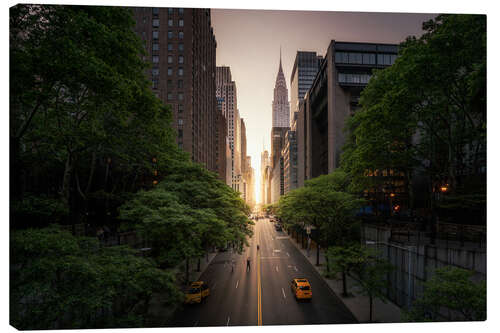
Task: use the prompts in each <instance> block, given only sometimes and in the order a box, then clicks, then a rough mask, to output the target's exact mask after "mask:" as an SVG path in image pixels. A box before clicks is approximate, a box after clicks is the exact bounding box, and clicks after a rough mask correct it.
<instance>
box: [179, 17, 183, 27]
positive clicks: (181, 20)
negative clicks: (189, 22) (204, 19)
mask: <svg viewBox="0 0 500 333" xmlns="http://www.w3.org/2000/svg"><path fill="white" fill-rule="evenodd" d="M183 26H184V20H183V19H180V20H179V27H183Z"/></svg>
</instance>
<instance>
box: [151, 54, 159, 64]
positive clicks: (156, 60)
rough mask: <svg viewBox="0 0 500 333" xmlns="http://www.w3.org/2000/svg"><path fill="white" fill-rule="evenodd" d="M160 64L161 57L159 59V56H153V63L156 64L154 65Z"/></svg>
mask: <svg viewBox="0 0 500 333" xmlns="http://www.w3.org/2000/svg"><path fill="white" fill-rule="evenodd" d="M159 62H160V57H159V56H157V55H154V56H153V63H154V64H157V63H159Z"/></svg>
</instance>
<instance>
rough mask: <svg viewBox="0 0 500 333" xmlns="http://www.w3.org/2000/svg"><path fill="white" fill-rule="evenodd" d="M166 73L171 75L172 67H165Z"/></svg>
mask: <svg viewBox="0 0 500 333" xmlns="http://www.w3.org/2000/svg"><path fill="white" fill-rule="evenodd" d="M167 75H168V76H172V67H169V68H167Z"/></svg>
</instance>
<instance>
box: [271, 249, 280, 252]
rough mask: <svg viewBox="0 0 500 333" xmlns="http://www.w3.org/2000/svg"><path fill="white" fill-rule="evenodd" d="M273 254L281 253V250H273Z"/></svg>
mask: <svg viewBox="0 0 500 333" xmlns="http://www.w3.org/2000/svg"><path fill="white" fill-rule="evenodd" d="M273 252H281V250H278V249H274V250H273Z"/></svg>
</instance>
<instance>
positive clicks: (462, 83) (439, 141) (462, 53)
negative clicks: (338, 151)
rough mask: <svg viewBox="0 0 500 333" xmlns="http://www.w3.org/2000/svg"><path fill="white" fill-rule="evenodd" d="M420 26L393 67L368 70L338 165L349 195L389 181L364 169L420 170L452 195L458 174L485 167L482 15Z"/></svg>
mask: <svg viewBox="0 0 500 333" xmlns="http://www.w3.org/2000/svg"><path fill="white" fill-rule="evenodd" d="M423 29H424V31H425V33H424V34H423V35H422V36H421V37H420V38H418V39H417V38H414V37H413V38H408V39H407V40H406V41H405V42H404V43H402V44H401V46H400V51H399V56H398V59H397V60H396V62H395V64H394V65H392V66H391V67H388V68H386V69H384V70H381V71H375V72H374V73H373V76H372V78H371V79H370V82H369V84H368V86H367V87H366V88H365V89H364V90H363V92H362V94H361V99H360V105H361V109H360V110H359V111H357V112H356V113H355V114H354V115H353V116H352V117H351V118H350V119H349V120H348V121H347V125H346V129H345V130H346V131H347V132H348V133H347V137H348V138H347V140H346V141H347V143H346V145H345V147H344V153H343V155H342V157H341V165H342V168H343V169H344V170H346V172H348V173H349V175H350V176H351V177H352V180H353V190H357V191H362V190H365V189H368V188H373V187H378V186H382V185H383V184H381V182H383V181H387V180H389V179H388V178H386V179H385V180H383V179H380V178H378V179H377V178H376V177H366V173H367V172H368V171H375V170H384V169H391V170H393V171H395V172H402V173H404V174H405V175H406V176H407V177H408V178H411V176H412V174H413V173H414V171H415V170H417V169H421V170H423V171H424V172H425V173H426V174H427V175H428V176H429V177H430V180H431V182H443V181H445V182H447V183H449V184H450V190H451V191H452V192H453V191H455V190H456V189H457V188H458V187H459V186H460V184H461V182H463V181H464V179H463V177H461V176H460V175H463V174H474V173H477V172H479V170H480V168H481V167H482V166H484V165H485V158H486V150H485V147H486V104H485V101H486V90H485V84H486V17H485V16H484V15H439V16H438V17H437V18H436V19H434V20H431V21H429V22H426V23H424V25H423ZM408 181H409V179H407V182H408ZM408 186H409V185H408ZM409 192H410V195H412V193H411V188H409Z"/></svg>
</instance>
